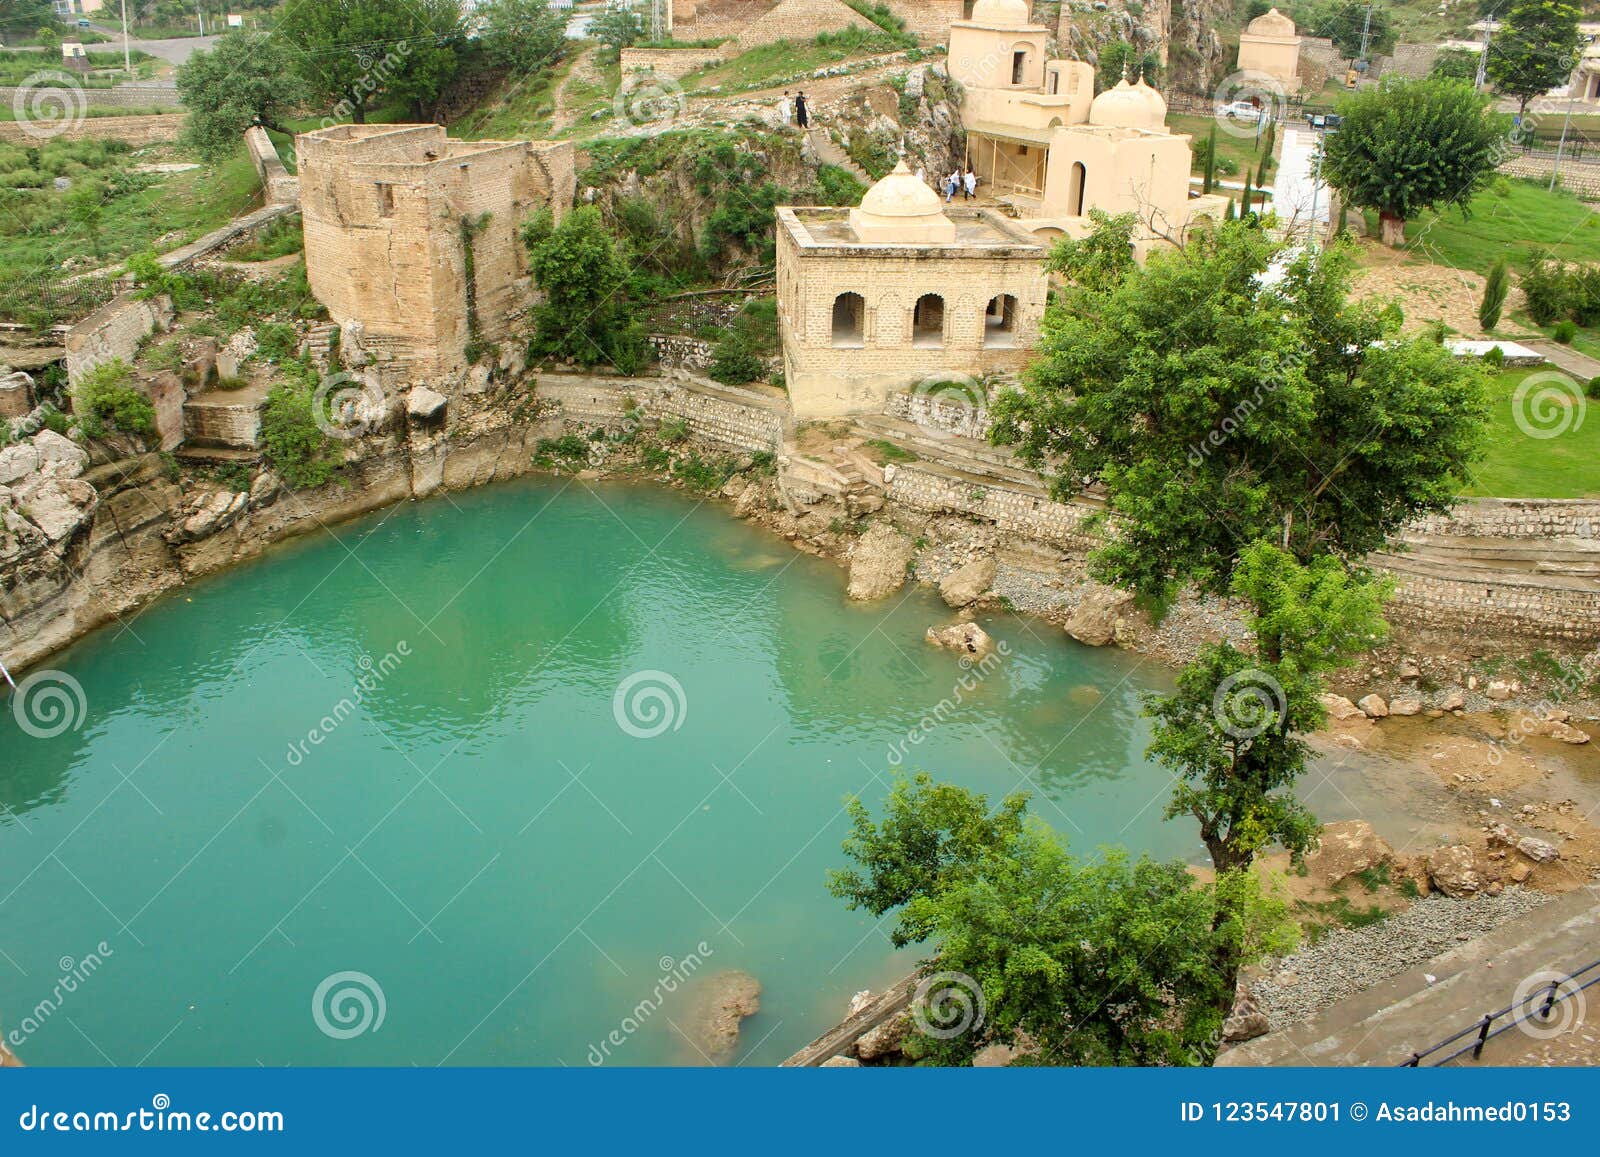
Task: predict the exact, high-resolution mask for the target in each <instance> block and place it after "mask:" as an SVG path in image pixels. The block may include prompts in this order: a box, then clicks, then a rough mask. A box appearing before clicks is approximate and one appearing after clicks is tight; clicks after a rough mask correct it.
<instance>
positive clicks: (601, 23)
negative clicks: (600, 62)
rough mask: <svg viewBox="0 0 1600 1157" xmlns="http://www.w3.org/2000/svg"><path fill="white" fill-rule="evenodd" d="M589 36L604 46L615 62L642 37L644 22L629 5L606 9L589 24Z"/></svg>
mask: <svg viewBox="0 0 1600 1157" xmlns="http://www.w3.org/2000/svg"><path fill="white" fill-rule="evenodd" d="M589 35H590V36H592V37H593V38H594V39H596V40H598V41H599V42H600V43H601V44H603V45H605V46H606V49H607V51H608V52H609V53H610V56H611V59H613V60H617V59H619V58H620V57H621V56H622V50H623V49H624V48H627V47H628V46H629V45H632V44H635V43H637V42H638V41H639V40H640V39H641V38H642V37H643V36H644V21H643V20H642V19H641V18H640V16H639V14H638V13H637V12H635V11H634V10H633V7H632V6H631V5H629V6H628V7H622V6H620V5H619V6H617V7H613V8H607V9H606V10H605V11H604V12H602V13H601V14H600V15H598V16H596V17H595V18H594V20H593V21H592V22H591V23H590V24H589Z"/></svg>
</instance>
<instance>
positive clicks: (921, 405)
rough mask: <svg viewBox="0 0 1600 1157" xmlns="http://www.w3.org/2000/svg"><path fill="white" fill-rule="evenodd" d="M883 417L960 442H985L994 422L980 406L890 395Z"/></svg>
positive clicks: (945, 397) (923, 396) (945, 396)
mask: <svg viewBox="0 0 1600 1157" xmlns="http://www.w3.org/2000/svg"><path fill="white" fill-rule="evenodd" d="M883 409H884V413H886V414H888V415H889V416H890V417H891V418H899V419H900V420H901V421H903V422H911V423H914V424H915V425H918V426H922V427H924V428H925V429H929V430H940V431H943V432H944V433H946V434H955V435H958V436H959V437H962V438H977V439H979V440H980V441H983V442H987V441H988V440H989V428H990V427H991V426H993V425H994V420H993V419H992V418H991V417H990V416H989V411H988V410H987V409H985V408H984V407H982V406H974V405H970V404H967V403H966V402H965V401H963V400H961V399H959V398H956V399H955V400H952V395H949V394H910V393H894V394H890V395H889V397H888V400H887V402H886V404H885V405H884V408H883Z"/></svg>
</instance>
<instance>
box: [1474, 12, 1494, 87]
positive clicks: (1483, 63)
mask: <svg viewBox="0 0 1600 1157" xmlns="http://www.w3.org/2000/svg"><path fill="white" fill-rule="evenodd" d="M1498 11H1500V9H1499V8H1493V9H1491V10H1490V12H1489V15H1487V16H1485V17H1484V18H1483V51H1482V52H1480V53H1478V76H1477V79H1476V80H1474V81H1473V84H1474V86H1475V87H1476V88H1477V90H1478V91H1479V92H1482V91H1483V86H1484V85H1485V84H1486V83H1487V82H1488V77H1489V38H1490V37H1491V36H1492V35H1493V29H1494V14H1495V13H1496V12H1498Z"/></svg>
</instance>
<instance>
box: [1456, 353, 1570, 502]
mask: <svg viewBox="0 0 1600 1157" xmlns="http://www.w3.org/2000/svg"><path fill="white" fill-rule="evenodd" d="M1549 373H1550V371H1549V370H1547V369H1546V370H1507V371H1505V372H1504V373H1501V374H1498V375H1496V376H1495V378H1494V379H1493V382H1492V384H1491V387H1490V388H1491V390H1492V391H1493V395H1494V411H1493V415H1492V418H1491V420H1490V429H1489V456H1488V457H1487V458H1486V459H1485V460H1484V461H1483V462H1481V463H1479V465H1478V467H1477V469H1476V470H1475V471H1474V472H1473V473H1474V478H1473V482H1472V485H1470V486H1468V487H1467V488H1466V490H1465V491H1464V493H1466V494H1470V495H1473V496H1476V497H1492V498H1594V497H1600V402H1597V401H1594V400H1593V399H1588V398H1580V397H1579V396H1578V395H1577V393H1575V392H1574V391H1573V390H1571V389H1562V390H1559V391H1557V390H1551V391H1550V392H1549V393H1548V394H1544V391H1543V390H1542V389H1541V388H1540V387H1539V386H1534V387H1530V389H1529V392H1528V394H1527V396H1525V397H1524V398H1523V400H1522V404H1521V406H1520V407H1519V406H1517V405H1516V391H1517V387H1518V386H1519V385H1521V383H1522V382H1523V381H1524V380H1525V379H1527V378H1528V377H1529V376H1530V375H1534V374H1549ZM1553 381H1554V379H1552V382H1553ZM1582 388H1583V387H1582V383H1579V384H1578V386H1577V389H1578V390H1579V391H1581V390H1582ZM1541 394H1543V395H1544V396H1545V397H1547V398H1548V399H1549V400H1550V403H1551V404H1550V406H1549V407H1548V408H1547V407H1545V406H1543V405H1541V404H1540V403H1539V402H1538V401H1537V400H1536V399H1538V398H1539V397H1540V396H1541ZM1547 409H1548V413H1547ZM1519 410H1520V412H1521V413H1522V414H1524V415H1527V416H1529V417H1530V418H1531V419H1532V420H1531V422H1530V423H1529V424H1530V426H1531V428H1533V429H1536V430H1552V429H1557V428H1560V427H1561V426H1563V425H1565V426H1566V427H1567V428H1566V429H1565V430H1564V431H1563V432H1562V433H1560V434H1558V435H1556V436H1555V437H1552V438H1534V437H1531V436H1529V435H1528V434H1526V433H1524V432H1523V430H1522V428H1521V427H1519V426H1518V424H1517V413H1518V411H1519Z"/></svg>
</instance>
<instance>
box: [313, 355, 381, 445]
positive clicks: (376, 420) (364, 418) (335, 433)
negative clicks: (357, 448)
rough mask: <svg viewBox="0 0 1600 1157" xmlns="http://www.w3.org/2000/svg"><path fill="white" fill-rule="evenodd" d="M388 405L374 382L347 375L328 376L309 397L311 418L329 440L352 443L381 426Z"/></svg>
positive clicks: (341, 373) (354, 375)
mask: <svg viewBox="0 0 1600 1157" xmlns="http://www.w3.org/2000/svg"><path fill="white" fill-rule="evenodd" d="M386 408H387V402H386V399H385V398H384V395H383V390H382V389H380V388H379V387H378V386H377V385H376V384H375V383H373V382H371V381H369V380H367V379H366V378H363V377H360V376H358V375H356V374H350V373H344V372H342V371H341V372H340V373H336V374H329V375H328V376H327V377H325V378H323V379H322V382H321V384H319V385H318V386H317V388H316V390H314V391H313V392H312V394H311V418H312V420H313V421H314V422H316V424H317V429H319V430H321V431H322V432H323V433H324V434H326V435H327V436H328V437H330V438H337V439H339V440H340V441H342V442H348V441H352V440H354V439H356V438H360V437H362V436H363V435H365V434H367V433H368V432H369V431H371V430H373V429H375V428H377V427H378V426H380V425H381V424H382V423H383V417H384V411H385V409H386Z"/></svg>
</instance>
